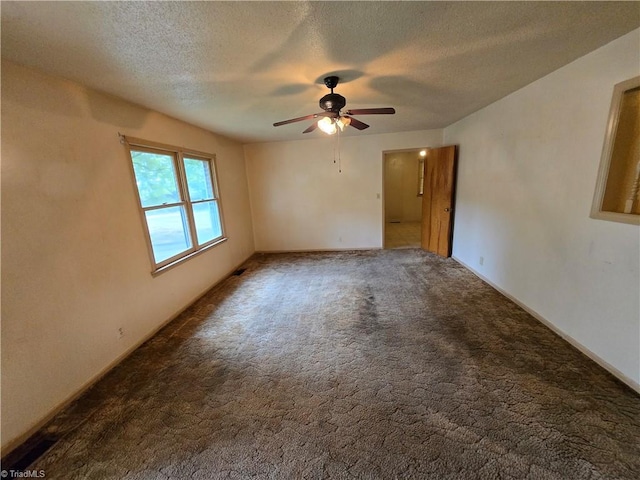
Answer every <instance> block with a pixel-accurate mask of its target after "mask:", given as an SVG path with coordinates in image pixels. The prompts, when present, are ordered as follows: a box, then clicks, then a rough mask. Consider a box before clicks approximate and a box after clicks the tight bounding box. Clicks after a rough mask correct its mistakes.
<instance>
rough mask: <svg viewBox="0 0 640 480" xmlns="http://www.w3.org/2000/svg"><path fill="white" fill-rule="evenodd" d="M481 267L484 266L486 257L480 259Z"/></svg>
mask: <svg viewBox="0 0 640 480" xmlns="http://www.w3.org/2000/svg"><path fill="white" fill-rule="evenodd" d="M479 263H480V265H484V257H480V262H479Z"/></svg>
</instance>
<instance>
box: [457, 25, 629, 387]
mask: <svg viewBox="0 0 640 480" xmlns="http://www.w3.org/2000/svg"><path fill="white" fill-rule="evenodd" d="M638 58H640V30H635V31H634V32H631V33H629V34H627V35H625V36H624V37H621V38H620V39H618V40H615V41H614V42H612V43H610V44H608V45H606V46H604V47H602V48H600V49H598V50H596V51H594V52H592V53H590V54H588V55H586V56H584V57H582V58H580V59H578V60H576V61H575V62H573V63H571V64H569V65H567V66H565V67H563V68H561V69H559V70H557V71H555V72H553V73H552V74H550V75H548V76H546V77H544V78H542V79H540V80H538V81H536V82H534V83H532V84H530V85H528V86H527V87H525V88H523V89H521V90H519V91H518V92H515V93H514V94H512V95H510V96H508V97H506V98H504V99H502V100H500V101H498V102H496V103H494V104H493V105H490V106H489V107H486V108H484V109H483V110H480V111H479V112H476V113H475V114H473V115H471V116H469V117H467V118H465V119H463V120H461V121H459V122H458V123H456V124H454V125H451V126H449V127H448V128H446V129H445V140H446V142H447V143H458V144H460V159H459V169H458V190H457V192H458V193H457V200H456V207H457V209H456V220H455V222H456V224H455V236H454V244H453V255H454V257H455V258H457V259H459V260H460V261H462V262H463V263H465V264H466V265H468V266H470V267H471V268H473V269H474V270H476V271H477V272H479V273H480V274H481V275H483V276H484V277H485V278H487V279H488V280H489V281H491V282H492V283H494V284H495V285H497V286H498V287H499V288H501V289H502V290H504V291H505V292H507V293H508V294H509V295H511V296H513V297H514V298H516V299H517V300H518V301H520V302H521V303H522V304H524V305H525V306H527V307H528V308H529V309H531V310H532V311H534V312H536V313H537V314H538V315H539V316H540V317H541V318H543V319H545V320H546V321H548V322H549V324H550V325H551V326H552V327H553V328H555V329H556V330H558V331H559V332H560V333H561V334H563V335H565V336H567V337H568V338H569V339H570V340H571V341H572V342H574V343H575V344H576V345H577V346H579V347H580V348H581V349H583V350H584V351H586V352H587V353H588V354H589V355H591V356H593V357H594V358H596V359H597V360H598V361H600V363H602V364H603V365H606V366H608V368H610V370H612V371H617V373H618V374H621V375H622V376H623V377H625V378H626V380H627V381H628V383H630V384H632V385H634V386H635V388H638V383H639V382H640V295H639V294H638V292H639V291H640V233H639V230H638V226H637V225H629V224H622V223H615V222H609V221H603V220H594V219H592V218H589V213H590V207H591V203H592V199H593V195H594V191H595V185H596V177H597V173H598V166H599V163H600V154H601V152H602V145H603V141H604V136H605V130H606V126H607V117H608V114H609V106H610V103H611V96H612V93H613V87H614V85H615V84H616V83H619V82H621V81H624V80H627V79H629V78H632V77H634V76H636V75H638V73H639V64H638ZM481 257H482V259H483V261H484V264H481V262H480V259H481Z"/></svg>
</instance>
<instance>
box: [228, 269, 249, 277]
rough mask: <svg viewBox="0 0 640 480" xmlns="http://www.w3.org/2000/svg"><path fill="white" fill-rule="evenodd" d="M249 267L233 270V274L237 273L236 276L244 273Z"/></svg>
mask: <svg viewBox="0 0 640 480" xmlns="http://www.w3.org/2000/svg"><path fill="white" fill-rule="evenodd" d="M246 270H247V269H246V268H239V269H237V270H236V271H235V272H233V273H232V274H231V275H235V276H236V277H239V276H240V275H242V274H243V273H244V272H245V271H246Z"/></svg>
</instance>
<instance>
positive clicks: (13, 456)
mask: <svg viewBox="0 0 640 480" xmlns="http://www.w3.org/2000/svg"><path fill="white" fill-rule="evenodd" d="M58 440H59V439H58V438H57V437H55V436H52V435H49V436H46V437H40V438H32V439H31V440H27V441H26V442H25V443H24V444H23V445H22V446H21V447H18V448H17V449H16V450H14V451H13V452H11V453H10V454H9V455H7V457H6V458H3V459H2V470H5V471H9V470H13V471H16V472H24V471H25V470H26V469H28V468H29V466H31V465H33V463H34V462H35V461H36V460H38V459H39V458H40V457H41V456H42V455H44V453H45V452H46V451H47V450H49V449H50V448H51V447H53V446H54V445H55V444H56V442H57V441H58Z"/></svg>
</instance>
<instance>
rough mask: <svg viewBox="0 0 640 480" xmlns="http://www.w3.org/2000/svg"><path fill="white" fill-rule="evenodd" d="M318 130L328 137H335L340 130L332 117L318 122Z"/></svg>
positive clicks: (323, 118)
mask: <svg viewBox="0 0 640 480" xmlns="http://www.w3.org/2000/svg"><path fill="white" fill-rule="evenodd" d="M318 128H319V129H320V130H322V131H323V132H324V133H326V134H327V135H333V134H334V133H336V132H337V131H338V129H337V128H336V123H335V122H334V120H333V118H331V117H322V118H321V119H320V120H318Z"/></svg>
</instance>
